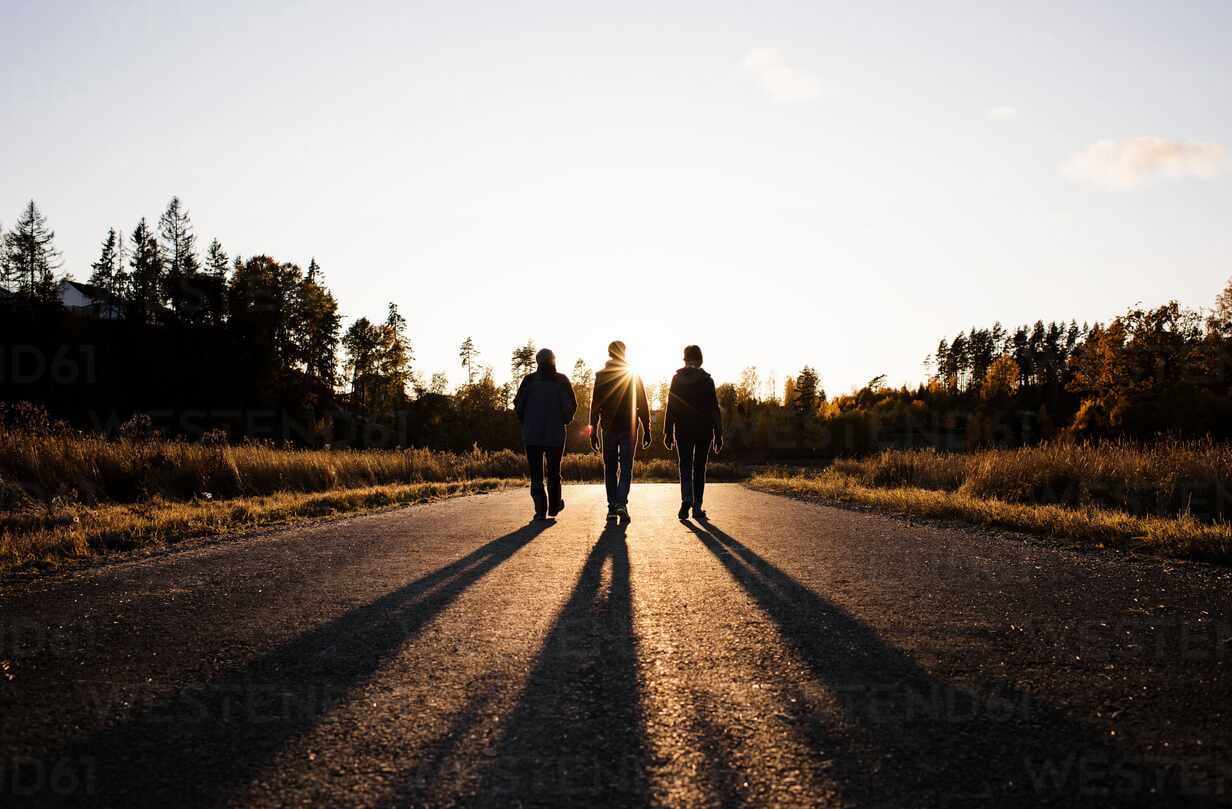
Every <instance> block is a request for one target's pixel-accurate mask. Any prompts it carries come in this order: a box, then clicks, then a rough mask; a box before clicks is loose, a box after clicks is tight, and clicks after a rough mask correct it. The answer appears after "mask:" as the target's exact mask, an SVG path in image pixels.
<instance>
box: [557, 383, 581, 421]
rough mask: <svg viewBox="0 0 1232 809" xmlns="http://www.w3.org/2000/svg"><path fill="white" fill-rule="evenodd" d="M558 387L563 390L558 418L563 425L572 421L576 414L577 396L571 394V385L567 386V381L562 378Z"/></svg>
mask: <svg viewBox="0 0 1232 809" xmlns="http://www.w3.org/2000/svg"><path fill="white" fill-rule="evenodd" d="M560 385H561V388H563V390H562V391H561V393H562V395H563V396H564V397H565V398H564V407H563V409H562V411H561V414H560V417H561V419H562V420H563V421H564V423H565V424H568V423H569V422H571V421H573V417H574V415H575V414H576V413H577V407H578V405H577V396H575V395H574V393H573V385H571V384H569V380H568V379H567V378H565V377H564V376H562V377H561V378H560Z"/></svg>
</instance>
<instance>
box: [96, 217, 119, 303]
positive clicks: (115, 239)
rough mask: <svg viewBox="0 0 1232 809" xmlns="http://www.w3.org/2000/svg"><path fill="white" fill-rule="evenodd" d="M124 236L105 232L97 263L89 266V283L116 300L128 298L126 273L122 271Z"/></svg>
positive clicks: (116, 231)
mask: <svg viewBox="0 0 1232 809" xmlns="http://www.w3.org/2000/svg"><path fill="white" fill-rule="evenodd" d="M124 252H125V251H124V234H123V233H121V232H120V231H118V230H116V229H115V228H110V229H109V230H108V231H107V238H105V239H103V246H102V250H101V252H100V254H99V257H98V261H96V262H94V263H93V264H91V265H90V267H91V269H92V270H93V272H92V273H91V274H90V283H91V284H93V285H94V286H96V287H98V288H99V289H101V290H102V291H103V292H106V293H107V294H108V295H111V296H112V297H113V298H115V299H117V300H123V299H125V298H126V297H127V296H128V273H126V272H125V271H124Z"/></svg>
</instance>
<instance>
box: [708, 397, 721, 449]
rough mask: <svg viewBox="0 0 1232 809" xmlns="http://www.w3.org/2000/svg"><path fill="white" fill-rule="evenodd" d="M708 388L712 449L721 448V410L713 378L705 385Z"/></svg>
mask: <svg viewBox="0 0 1232 809" xmlns="http://www.w3.org/2000/svg"><path fill="white" fill-rule="evenodd" d="M707 387H708V388H709V389H710V421H711V425H712V428H713V430H714V451H715V452H719V451H720V450H722V449H723V411H722V410H721V409H720V408H719V394H718V391H716V390H715V389H714V380H713V379H711V380H710V384H709V385H708V386H707Z"/></svg>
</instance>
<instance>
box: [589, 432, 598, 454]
mask: <svg viewBox="0 0 1232 809" xmlns="http://www.w3.org/2000/svg"><path fill="white" fill-rule="evenodd" d="M590 448H591V449H592V450H594V451H595V452H598V451H599V431H598V430H592V431H591V433H590Z"/></svg>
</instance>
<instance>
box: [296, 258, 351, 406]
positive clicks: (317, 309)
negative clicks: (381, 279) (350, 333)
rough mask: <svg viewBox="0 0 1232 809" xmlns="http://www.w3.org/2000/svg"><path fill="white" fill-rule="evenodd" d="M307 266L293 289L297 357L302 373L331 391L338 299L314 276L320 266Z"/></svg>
mask: <svg viewBox="0 0 1232 809" xmlns="http://www.w3.org/2000/svg"><path fill="white" fill-rule="evenodd" d="M315 264H316V262H315V261H314V262H312V264H311V265H309V269H308V275H306V276H305V277H304V279H303V281H301V282H300V284H299V288H298V290H297V292H296V301H295V303H296V306H295V318H296V343H297V354H298V355H299V357H298V360H299V362H300V363H301V364H302V365H303V368H304V371H305V373H307V374H308V376H310V377H312V378H313V379H316V380H317V381H319V382H320V383H321V384H322V385H323V386H324V387H326V388H328V389H330V390H332V389H333V388H334V386H335V385H336V384H337V381H338V372H337V363H338V359H337V355H338V340H339V331H340V330H341V328H342V316H341V315H339V314H338V301H337V300H336V299H335V298H334V296H333V295H332V294H331V293H330V291H329V290H328V289H326V288H325V287H324V286H322V285H321V284H320V283H318V281H317V280H316V279H318V278H319V277H320V274H319V268H317V269H318V271H317V272H314V271H313V266H314V265H315Z"/></svg>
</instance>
